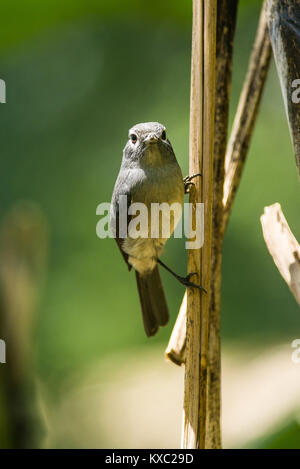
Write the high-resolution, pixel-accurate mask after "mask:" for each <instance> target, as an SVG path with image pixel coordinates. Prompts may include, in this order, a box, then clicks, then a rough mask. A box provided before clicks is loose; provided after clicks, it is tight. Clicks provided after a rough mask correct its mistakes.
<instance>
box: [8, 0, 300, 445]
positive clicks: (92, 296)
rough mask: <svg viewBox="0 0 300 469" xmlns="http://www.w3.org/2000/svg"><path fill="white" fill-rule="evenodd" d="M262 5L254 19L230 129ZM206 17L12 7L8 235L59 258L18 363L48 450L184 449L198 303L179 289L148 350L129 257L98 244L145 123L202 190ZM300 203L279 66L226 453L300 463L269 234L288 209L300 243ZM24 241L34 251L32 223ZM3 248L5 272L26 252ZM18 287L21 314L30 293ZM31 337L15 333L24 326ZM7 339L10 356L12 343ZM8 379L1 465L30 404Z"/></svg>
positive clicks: (234, 313) (247, 255) (232, 355)
mask: <svg viewBox="0 0 300 469" xmlns="http://www.w3.org/2000/svg"><path fill="white" fill-rule="evenodd" d="M260 5H261V2H260V1H256V0H249V1H246V0H243V1H241V2H240V8H239V14H238V24H237V32H236V40H235V51H234V64H233V85H232V103H231V122H232V119H233V116H234V110H235V108H236V105H237V101H238V97H239V93H240V89H241V86H242V83H243V79H244V77H245V73H246V70H247V63H248V58H249V53H250V49H251V44H252V42H253V39H254V35H255V30H256V26H257V21H258V16H259V10H260ZM191 13H192V5H191V2H182V1H180V0H172V1H170V0H168V1H165V2H159V1H157V0H153V1H152V2H139V1H137V0H128V1H126V2H124V1H121V0H113V1H111V0H110V1H108V0H102V1H101V2H98V1H96V0H86V1H85V2H82V1H80V0H72V1H70V0H61V1H56V0H43V2H39V1H38V0H28V1H27V2H22V1H21V0H19V1H15V2H10V1H8V0H2V2H1V17H2V22H1V23H2V26H1V30H0V78H2V79H4V80H5V81H6V85H7V103H6V104H5V105H4V104H2V105H0V142H1V171H0V190H1V197H0V218H1V222H2V228H1V229H2V231H4V232H5V230H6V225H7V224H9V223H10V222H9V220H10V219H11V217H13V216H15V217H16V218H17V221H16V225H17V226H18V227H19V228H18V230H19V231H20V226H19V225H18V223H19V220H20V218H22V216H21V217H19V215H18V214H19V213H25V219H26V213H27V212H26V210H29V212H30V213H31V214H32V212H34V215H33V218H34V217H35V216H36V217H37V218H38V220H39V223H42V225H43V230H44V231H43V230H42V232H43V233H44V234H41V233H40V234H39V236H40V237H39V236H38V237H37V240H35V239H34V240H33V241H32V238H30V241H29V242H30V243H32V245H33V250H34V249H37V250H38V249H41V248H40V244H43V243H44V244H45V245H44V244H43V248H42V249H41V250H42V251H43V250H44V251H45V252H46V251H47V259H48V260H47V261H45V262H44V260H43V261H40V260H39V261H38V263H39V262H40V263H39V266H38V268H37V270H35V271H34V275H33V277H32V278H34V282H37V283H36V285H37V286H36V289H37V291H38V301H37V302H36V306H35V307H32V308H33V309H35V313H34V315H35V320H34V321H35V325H33V326H32V329H30V327H31V326H30V327H29V329H30V331H29V335H30V344H29V345H28V348H27V351H28V350H29V352H28V355H26V354H25V353H23V352H22V350H21V352H19V353H20V355H21V357H22V360H23V362H24V363H23V364H24V367H25V368H26V373H24V377H23V378H22V379H21V382H22V385H20V387H21V388H22V386H23V384H24V383H25V385H24V386H25V387H26V390H27V389H31V386H33V382H34V384H35V386H36V389H37V392H35V391H32V392H31V391H30V392H28V396H29V397H28V396H27V398H28V399H29V401H30V400H31V401H32V402H33V401H34V405H37V410H36V412H37V413H38V414H39V415H40V416H41V420H42V424H41V426H40V429H39V430H38V432H37V437H36V440H35V441H36V445H37V446H40V447H52V448H62V447H72V448H76V447H79V448H80V447H115V448H121V447H123V448H124V447H146V448H147V447H178V446H179V444H180V429H181V412H182V400H183V370H182V369H180V368H177V367H176V366H174V365H172V364H168V363H166V362H165V361H164V356H163V353H164V349H165V347H166V344H167V342H168V338H169V336H170V333H171V329H172V325H173V323H174V321H175V318H176V315H177V312H178V309H179V306H180V302H181V299H182V296H183V293H184V291H183V289H182V287H181V286H180V285H179V284H178V283H177V282H176V281H175V280H174V279H173V278H172V277H170V276H168V275H165V273H164V272H162V277H163V283H164V285H165V289H166V294H167V298H168V303H169V307H170V311H171V324H170V325H169V326H168V327H166V328H164V329H163V330H161V331H160V332H159V334H158V335H157V336H156V337H155V338H152V339H151V340H147V338H146V337H145V335H144V331H143V327H142V320H141V313H140V307H139V300H138V296H137V294H136V286H135V278H134V275H133V274H128V272H127V268H126V265H125V263H124V262H123V260H122V258H121V256H120V254H119V251H118V249H117V246H116V245H115V242H114V240H111V239H105V240H100V239H98V238H97V236H96V223H97V221H98V220H99V217H97V216H96V207H97V205H98V204H99V203H100V202H104V201H110V198H111V193H112V189H113V185H114V181H115V178H116V176H117V173H118V170H119V166H120V161H121V155H122V148H123V146H124V145H125V142H126V138H127V132H128V128H129V127H130V126H131V125H133V124H135V123H137V122H143V121H150V120H151V121H153V120H158V121H160V122H163V123H164V124H165V125H166V127H167V129H168V136H169V138H170V140H171V141H172V144H173V147H174V149H175V152H176V155H177V158H178V160H179V163H180V165H181V167H182V170H183V173H184V174H187V173H188V126H189V85H190V50H191V19H192V16H191ZM299 194H300V186H299V181H298V176H297V172H296V166H295V162H294V156H293V152H292V146H291V142H290V137H289V132H288V125H287V121H286V117H285V113H284V108H283V101H282V96H281V92H280V87H279V82H278V78H277V75H276V70H275V67H274V63H272V66H271V69H270V73H269V76H268V80H267V84H266V89H265V92H264V96H263V100H262V104H261V108H260V114H259V118H258V120H257V125H256V128H255V132H254V136H253V140H252V143H251V148H250V151H249V157H248V161H247V163H246V167H245V172H244V176H243V179H242V182H241V186H240V188H239V191H238V195H237V198H236V202H235V204H234V209H233V213H232V217H231V220H230V225H229V229H228V232H227V236H226V241H225V246H224V262H223V287H222V341H223V364H224V366H223V383H224V386H223V389H224V399H223V427H224V445H225V446H226V447H252V448H261V447H264V448H269V447H279V448H288V447H292V448H300V426H299V416H300V393H299V391H300V379H299V375H300V364H299V365H296V364H294V363H293V362H292V360H291V354H292V351H293V350H292V349H291V342H292V341H293V340H294V339H296V338H299V337H300V312H299V307H298V306H297V304H296V302H295V301H294V299H293V297H292V295H291V294H290V292H289V290H288V288H287V286H286V285H285V283H284V281H283V280H282V279H281V277H280V275H279V273H278V271H277V269H276V268H275V266H274V264H273V261H272V259H271V258H270V256H269V254H268V252H267V249H266V246H265V243H264V240H263V237H262V231H261V226H260V221H259V217H260V215H261V214H262V213H263V208H264V206H265V205H270V204H272V203H274V202H280V203H281V205H282V208H283V211H284V213H285V215H286V217H287V219H288V222H289V224H290V226H291V228H292V230H293V232H294V234H295V236H296V237H298V239H300V220H299ZM24 207H25V208H24ZM26 207H27V208H26ZM28 207H29V208H28ZM18 210H19V212H18ZM11 214H13V215H11ZM41 219H43V221H42V222H41ZM20 223H21V227H23V228H24V226H25V228H24V230H25V232H26V233H27V231H28V230H27V231H26V229H27V228H26V226H27V225H26V220H25V221H24V220H23V221H21V222H20ZM22 223H23V224H22ZM32 223H33V225H34V224H35V222H32ZM24 224H25V225H24ZM29 225H30V223H29ZM9 226H10V225H9ZM30 226H31V225H30ZM23 228H22V229H21V232H22V230H23ZM9 229H13V228H8V232H9V233H10V231H9ZM39 229H40V228H39ZM45 233H46V234H45ZM20 236H21V237H22V234H21V235H20ZM43 236H45V239H46V241H43V240H44V238H43ZM40 238H42V239H43V240H42V241H41V239H40ZM1 239H2V248H1V247H0V248H1V252H2V256H0V257H2V263H3V260H4V259H5V254H3V253H5V252H6V251H7V245H6V244H5V242H6V243H10V241H7V240H6V241H5V239H6V238H5V237H2V238H1ZM9 239H10V236H9ZM18 243H19V241H18V240H17V241H16V244H17V245H18ZM46 245H47V246H46ZM29 257H30V256H29ZM42 257H43V256H42ZM44 257H45V258H46V256H44ZM44 257H43V259H44ZM164 260H165V261H166V262H167V263H168V264H169V265H170V266H172V267H173V268H174V270H176V271H177V272H182V273H184V272H185V271H186V251H185V249H184V240H171V241H170V242H169V243H167V247H166V250H165V254H164ZM22 262H23V261H22ZM24 262H25V263H26V256H25V261H24ZM41 266H42V267H41ZM25 267H26V266H25ZM30 269H31V267H30ZM25 270H26V268H25ZM31 272H32V271H31ZM40 277H43V281H42V282H39V280H40ZM10 281H11V285H12V292H13V293H12V296H13V297H15V296H16V297H17V299H16V301H17V303H18V302H19V303H20V304H22V301H23V299H24V298H23V296H22V295H25V293H26V292H25V293H24V289H23V290H22V288H17V287H16V288H15V289H14V286H15V281H14V278H11V277H10ZM24 288H25V287H24ZM26 288H27V287H26ZM26 288H25V290H26ZM24 301H25V300H24ZM4 305H5V302H4ZM21 309H22V307H21ZM4 310H5V307H3V308H1V309H0V312H1V313H2V315H5V314H7V312H6V313H5V311H4ZM30 314H31V313H30ZM14 321H15V322H14V323H13V325H11V328H12V329H13V328H14V327H16V328H17V327H18V326H17V324H20V319H19V317H18V313H16V314H15V316H14ZM14 324H15V326H14ZM26 330H27V329H26V327H23V328H21V332H20V334H22V331H23V333H25V332H26ZM24 331H25V332H24ZM0 338H2V339H4V340H6V342H7V354H9V344H10V339H9V335H6V329H5V327H3V330H2V331H1V329H0ZM16 353H17V352H16ZM11 359H12V360H13V359H14V357H13V356H11ZM22 360H21V361H22ZM25 360H27V362H26V363H25ZM9 366H10V364H9V361H8V363H7V364H0V417H1V418H0V447H11V446H13V445H14V444H15V443H14V436H13V435H14V429H13V419H14V418H18V415H19V414H22V405H23V401H22V399H21V398H19V397H18V395H17V396H15V402H18V403H19V409H18V411H17V412H16V413H15V414H14V413H12V412H11V409H10V408H9V405H12V404H10V403H9V398H8V396H7V394H10V392H11V391H9V389H10V390H11V389H14V388H13V387H12V388H9V386H7V385H5V382H6V373H8V370H9ZM22 366H23V365H22ZM12 382H13V381H12ZM28 383H30V385H29V384H28ZM22 392H23V391H22V389H21V390H20V394H21V395H22ZM26 392H27V391H26ZM18 399H19V400H18ZM16 415H17V417H16ZM33 425H34V424H33ZM21 430H22V429H21ZM21 433H22V431H21ZM20 438H21V440H22V436H21V437H20Z"/></svg>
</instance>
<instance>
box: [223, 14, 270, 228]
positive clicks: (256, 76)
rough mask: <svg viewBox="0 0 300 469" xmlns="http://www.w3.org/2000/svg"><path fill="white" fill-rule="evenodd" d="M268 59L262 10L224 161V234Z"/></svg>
mask: <svg viewBox="0 0 300 469" xmlns="http://www.w3.org/2000/svg"><path fill="white" fill-rule="evenodd" d="M270 58H271V43H270V39H269V33H268V25H267V21H266V15H265V8H264V6H263V8H262V12H261V16H260V20H259V25H258V31H257V34H256V39H255V42H254V46H253V50H252V54H251V57H250V62H249V67H248V73H247V76H246V80H245V83H244V86H243V90H242V93H241V96H240V100H239V105H238V109H237V112H236V115H235V119H234V123H233V128H232V132H231V136H230V140H229V143H228V147H227V152H226V158H225V173H226V176H225V183H224V196H223V206H224V217H223V227H222V230H223V232H225V230H226V226H227V223H228V219H229V216H230V213H231V209H232V205H233V201H234V199H235V195H236V191H237V188H238V186H239V183H240V179H241V176H242V171H243V169H244V165H245V160H246V156H247V153H248V149H249V145H250V141H251V137H252V133H253V128H254V124H255V120H256V117H257V113H258V108H259V104H260V101H261V96H262V92H263V88H264V83H265V81H266V77H267V72H268V68H269V63H270Z"/></svg>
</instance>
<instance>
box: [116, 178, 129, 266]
mask: <svg viewBox="0 0 300 469" xmlns="http://www.w3.org/2000/svg"><path fill="white" fill-rule="evenodd" d="M117 183H118V181H117ZM116 185H117V184H116ZM122 186H123V185H122ZM119 192H121V194H122V195H126V197H127V207H126V209H127V228H128V225H129V222H130V219H131V217H130V216H129V215H128V208H129V206H130V204H131V194H130V190H129V188H128V186H127V187H126V185H124V186H123V187H122V191H117V193H119ZM115 193H116V190H115V191H114V195H113V200H112V213H113V219H114V226H115V240H116V242H117V245H118V246H119V249H120V251H121V254H122V256H123V258H124V260H125V262H126V264H127V266H128V270H131V268H132V266H131V265H130V264H129V262H128V254H126V252H125V251H124V250H123V247H122V246H123V242H124V238H123V237H120V235H119V232H120V227H119V221H120V220H119V211H120V205H119V198H118V197H116V196H115Z"/></svg>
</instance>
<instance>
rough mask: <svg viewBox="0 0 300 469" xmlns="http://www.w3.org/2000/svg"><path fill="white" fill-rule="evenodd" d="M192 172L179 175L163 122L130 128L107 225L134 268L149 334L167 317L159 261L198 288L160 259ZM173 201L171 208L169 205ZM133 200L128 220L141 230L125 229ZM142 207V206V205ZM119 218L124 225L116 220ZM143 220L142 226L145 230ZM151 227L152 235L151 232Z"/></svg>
mask: <svg viewBox="0 0 300 469" xmlns="http://www.w3.org/2000/svg"><path fill="white" fill-rule="evenodd" d="M195 176H196V175H194V176H191V177H187V178H185V179H183V176H182V172H181V168H180V166H179V164H178V162H177V159H176V156H175V153H174V150H173V147H172V145H171V142H170V140H169V139H168V138H167V132H166V127H165V126H164V125H163V124H160V123H159V122H145V123H140V124H136V125H134V126H133V127H131V128H130V129H129V134H128V140H127V143H126V145H125V148H124V150H123V158H122V162H121V167H120V171H119V174H118V176H117V179H116V182H115V186H114V190H113V194H112V200H111V205H110V226H111V230H112V233H113V236H114V238H115V240H116V242H117V244H118V247H119V249H120V251H121V254H122V256H123V258H124V260H125V262H126V264H127V266H128V269H129V270H131V269H132V268H133V269H134V270H135V274H136V282H137V289H138V293H139V297H140V304H141V309H142V317H143V323H144V329H145V333H146V335H147V336H148V337H151V336H153V335H155V334H156V332H157V331H158V329H159V327H160V326H164V325H166V324H167V323H168V321H169V311H168V306H167V302H166V298H165V294H164V290H163V286H162V282H161V278H160V273H159V268H158V264H160V265H161V266H162V267H164V268H165V269H166V270H167V271H168V272H170V273H171V274H172V275H173V276H175V277H176V278H177V280H179V281H180V282H181V283H182V284H183V285H185V286H187V287H189V286H190V287H197V288H200V289H203V288H202V287H200V286H198V285H196V284H194V283H193V282H190V277H191V276H192V275H193V273H192V274H189V275H187V276H186V277H181V276H179V275H177V274H176V273H175V272H173V271H172V270H171V269H170V268H169V267H168V266H166V264H164V263H163V262H162V261H161V259H160V256H161V255H162V252H163V248H164V245H165V243H166V241H167V239H168V238H169V237H170V236H171V235H172V232H173V231H174V229H175V227H176V225H177V223H178V222H179V220H180V218H181V215H182V208H183V202H184V193H185V192H186V191H187V187H188V186H189V185H190V184H192V182H191V180H192V178H193V177H195ZM124 200H125V202H124ZM122 201H123V202H124V203H125V205H124V203H123V202H122ZM140 204H141V205H140ZM158 204H160V206H161V207H162V210H161V211H160V213H159V215H158V216H157V217H156V218H155V217H154V216H153V213H154V208H153V207H157V205H158ZM161 204H162V205H161ZM173 204H174V207H175V208H176V210H175V209H174V210H170V207H172V206H173ZM134 205H138V206H139V207H141V209H140V213H139V223H136V221H135V222H134V226H133V228H135V229H136V230H137V228H140V231H139V230H137V232H135V233H134V232H133V229H130V226H131V225H132V223H131V222H132V220H134V217H133V216H132V213H131V211H130V207H131V206H132V207H133V206H134ZM144 207H145V210H142V209H143V208H144ZM155 213H156V214H157V212H155ZM120 220H121V221H120ZM122 220H123V221H124V223H125V225H126V226H125V229H124V226H121V222H122ZM166 221H168V222H169V223H168V224H169V232H167V234H166V233H165V231H164V228H163V226H166V225H163V224H164V222H166ZM142 225H143V226H144V227H146V228H145V229H144V231H143V229H141V226H142ZM153 233H155V234H156V235H155V236H153Z"/></svg>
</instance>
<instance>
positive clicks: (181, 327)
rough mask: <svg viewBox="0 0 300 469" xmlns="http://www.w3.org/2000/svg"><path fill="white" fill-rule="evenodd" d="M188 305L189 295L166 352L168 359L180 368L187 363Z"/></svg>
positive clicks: (180, 311) (184, 301) (185, 296)
mask: <svg viewBox="0 0 300 469" xmlns="http://www.w3.org/2000/svg"><path fill="white" fill-rule="evenodd" d="M186 304H187V295H184V297H183V300H182V303H181V306H180V310H179V314H178V317H177V320H176V322H175V326H174V328H173V331H172V334H171V338H170V341H169V344H168V347H167V348H166V352H165V356H166V358H167V359H168V360H170V361H172V362H173V363H175V364H176V365H179V366H181V365H183V364H184V363H185V345H186Z"/></svg>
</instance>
